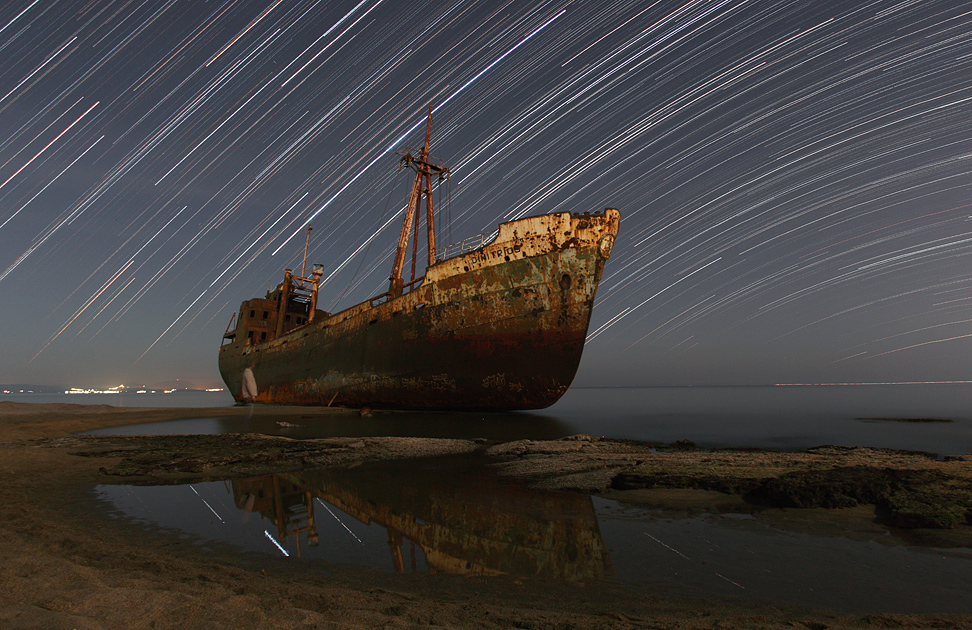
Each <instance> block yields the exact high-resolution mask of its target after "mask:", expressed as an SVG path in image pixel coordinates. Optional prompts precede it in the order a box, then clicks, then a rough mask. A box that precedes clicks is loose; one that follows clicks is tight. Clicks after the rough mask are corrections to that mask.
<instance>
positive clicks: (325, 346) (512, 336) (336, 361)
mask: <svg viewBox="0 0 972 630" xmlns="http://www.w3.org/2000/svg"><path fill="white" fill-rule="evenodd" d="M619 216H620V215H619V213H618V211H617V210H615V209H612V208H609V209H607V210H605V211H604V212H603V213H593V214H572V213H559V214H552V215H543V216H538V217H529V218H525V219H520V220H517V221H512V222H509V223H504V224H501V225H500V227H499V231H498V233H497V236H496V238H495V239H494V240H493V241H492V242H490V243H488V244H485V245H483V246H481V247H479V248H477V249H475V250H473V251H469V252H466V253H462V254H460V255H458V256H454V257H452V258H447V259H445V260H440V261H437V262H435V263H434V264H431V265H430V266H429V267H428V268H427V269H426V275H425V276H424V278H421V279H420V280H418V281H414V282H413V283H412V286H413V288H412V289H411V290H410V291H408V292H407V293H404V292H403V293H402V294H400V295H395V294H394V293H391V292H390V293H389V294H386V295H384V296H379V297H378V298H376V299H373V300H369V301H367V302H364V303H362V304H358V305H356V306H353V307H351V308H349V309H346V310H344V311H342V312H339V313H334V314H330V313H325V312H323V311H319V310H317V309H316V308H315V307H314V305H313V303H311V304H310V305H307V304H304V305H301V304H295V303H293V302H291V301H290V300H288V294H287V291H286V290H285V289H284V285H281V287H278V290H277V291H275V292H272V293H270V294H268V295H267V298H264V299H260V300H250V301H248V302H244V303H243V306H242V307H241V309H240V312H239V319H238V322H237V324H236V327H235V328H234V329H232V330H227V333H226V335H225V336H224V345H223V346H222V347H221V348H220V352H219V369H220V373H221V374H222V376H223V380H224V381H225V382H226V384H227V386H228V387H229V389H230V391H231V392H232V393H233V394H234V397H235V398H236V399H237V401H238V402H244V401H245V400H246V401H249V400H253V401H255V402H260V403H267V404H296V405H333V406H342V407H365V406H368V407H375V408H399V409H450V410H514V409H540V408H544V407H547V406H549V405H551V404H553V403H554V402H556V401H557V400H558V399H559V398H560V397H561V396H562V395H563V394H564V392H565V391H566V390H567V388H568V387H569V385H570V383H571V381H572V380H573V378H574V375H575V373H576V371H577V367H578V364H579V362H580V358H581V354H582V352H583V348H584V340H585V337H586V335H587V330H588V325H589V323H590V318H591V310H592V307H593V302H594V297H595V295H596V292H597V285H598V282H599V281H600V278H601V273H602V271H603V269H604V264H605V261H606V260H607V259H608V257H609V256H610V253H611V248H612V246H613V243H614V237H615V235H616V234H617V231H618V225H619V221H620V218H619ZM288 278H289V276H288ZM315 286H316V285H315ZM315 301H316V293H315ZM284 320H286V321H284ZM247 368H250V370H251V371H252V374H253V377H254V380H255V382H256V386H257V392H256V394H255V395H254V396H252V397H247V396H246V395H245V392H244V389H245V388H244V383H243V379H244V376H243V375H244V370H246V369H247Z"/></svg>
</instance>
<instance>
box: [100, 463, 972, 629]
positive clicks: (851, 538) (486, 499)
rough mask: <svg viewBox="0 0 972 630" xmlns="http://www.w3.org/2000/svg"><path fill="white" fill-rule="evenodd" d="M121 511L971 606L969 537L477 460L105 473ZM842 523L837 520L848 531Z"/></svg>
mask: <svg viewBox="0 0 972 630" xmlns="http://www.w3.org/2000/svg"><path fill="white" fill-rule="evenodd" d="M96 493H97V495H98V497H99V498H101V499H102V500H103V501H105V502H106V503H107V504H108V505H109V506H110V509H111V512H112V515H113V516H114V517H116V518H124V519H129V520H133V521H136V522H139V523H143V524H145V525H146V526H148V527H151V528H158V529H160V530H165V532H167V533H166V534H160V535H171V534H172V533H175V534H177V535H182V536H188V537H191V538H193V539H194V540H195V541H197V543H198V544H200V545H205V544H209V543H211V542H219V543H224V544H228V545H231V546H233V547H235V548H237V549H239V550H240V551H245V552H251V553H252V552H256V553H258V554H259V553H263V554H273V555H277V556H286V557H288V558H290V559H292V560H293V561H294V562H303V563H312V564H313V565H314V566H315V567H319V568H320V569H322V570H327V571H335V570H340V569H341V567H342V566H347V565H358V566H366V567H371V568H373V569H375V570H381V571H388V572H397V573H403V574H409V573H427V572H438V573H450V574H460V575H480V576H496V579H502V578H501V577H500V576H513V577H516V578H521V579H527V580H531V581H534V582H542V581H557V582H572V583H591V582H597V581H602V580H610V581H620V582H623V583H624V584H627V585H629V586H630V587H631V588H636V589H649V590H651V591H652V592H658V593H665V594H673V595H686V596H698V597H727V598H733V599H742V600H756V601H762V602H772V603H778V604H784V605H799V606H807V607H812V608H824V609H831V610H835V611H841V612H850V613H861V614H863V613H869V612H900V613H966V614H968V613H972V600H970V599H969V597H968V587H969V584H972V549H969V548H952V549H941V548H932V547H921V546H914V545H906V544H903V543H902V541H901V540H900V539H896V538H895V537H894V536H892V533H891V532H890V531H889V530H882V528H879V527H876V526H875V527H874V528H871V531H870V532H869V533H868V535H866V536H861V535H857V533H855V532H852V531H850V530H847V531H846V532H839V531H838V532H837V533H836V534H835V533H834V530H833V528H831V531H829V532H828V535H820V534H816V533H806V532H803V531H798V530H794V529H792V528H784V527H780V526H779V522H778V521H774V520H773V519H764V518H761V517H760V515H759V513H756V514H754V513H751V512H747V511H746V510H739V511H735V512H734V511H732V510H730V511H728V512H725V513H720V512H718V511H714V510H712V511H704V510H695V511H693V512H686V511H684V510H668V509H645V508H643V507H637V506H633V505H628V504H625V503H619V502H617V501H613V500H607V499H603V498H599V497H591V496H588V495H585V494H580V493H575V492H562V491H549V490H538V489H532V488H530V487H528V486H527V484H525V483H523V482H520V481H517V480H511V479H508V478H504V477H502V476H500V475H498V474H497V473H496V472H495V470H494V469H493V468H492V467H490V466H489V465H487V464H486V462H485V460H484V459H482V458H480V457H478V456H472V457H470V456H466V457H446V458H430V459H422V460H408V461H396V462H377V463H370V464H365V465H361V466H357V467H354V468H334V469H323V470H321V469H318V470H304V471H299V472H293V473H281V474H275V475H266V476H262V477H255V478H251V479H237V480H231V481H225V482H208V483H196V484H191V485H176V486H124V485H100V486H98V487H97V488H96ZM838 529H839V528H838Z"/></svg>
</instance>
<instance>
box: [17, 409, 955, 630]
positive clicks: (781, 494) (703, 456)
mask: <svg viewBox="0 0 972 630" xmlns="http://www.w3.org/2000/svg"><path fill="white" fill-rule="evenodd" d="M261 412H265V413H277V412H279V413H286V412H287V411H286V410H282V409H281V410H279V411H274V410H270V409H268V410H265V411H264V410H261ZM292 412H293V411H292V410H290V413H292ZM246 413H249V410H247V409H245V408H216V409H212V408H207V409H197V410H193V409H125V408H117V407H109V406H83V405H27V404H21V403H9V402H0V470H2V471H3V473H4V474H5V483H3V484H2V485H0V627H4V628H79V629H83V628H281V627H288V628H289V627H293V628H372V627H391V628H411V627H418V626H430V625H431V626H441V627H449V628H510V627H520V628H674V627H678V628H690V629H691V628H717V627H718V628H887V627H901V628H925V627H946V628H972V616H970V615H934V614H932V615H897V614H872V615H867V616H852V615H846V614H834V613H829V612H827V611H810V610H799V609H794V608H783V607H774V606H769V605H760V604H754V603H752V602H745V603H740V602H721V601H714V600H692V601H689V600H681V599H673V598H671V597H662V596H660V595H658V594H655V593H650V592H644V591H643V590H637V589H634V588H629V587H626V586H624V585H614V584H600V583H599V584H596V585H570V584H550V583H538V582H536V581H531V580H522V579H512V578H511V579H506V578H490V579H485V578H463V577H457V576H451V575H443V574H436V575H419V576H414V575H409V576H398V575H391V574H384V573H378V572H375V571H371V570H366V569H360V570H359V569H353V568H351V569H341V570H340V571H332V572H329V573H324V572H322V571H319V570H315V569H314V568H313V567H308V566H304V565H302V564H300V563H292V562H285V561H284V559H281V558H274V557H263V556H261V557H260V558H242V557H241V554H239V553H238V552H235V551H234V550H231V549H223V548H220V547H218V546H214V547H212V548H205V549H203V548H200V547H198V546H196V545H193V544H192V542H191V541H187V540H184V539H180V538H179V537H178V536H176V535H173V534H162V535H159V534H156V533H152V532H149V531H147V530H145V529H142V528H139V527H137V526H134V525H132V524H129V523H124V522H122V521H117V520H111V519H107V518H105V517H104V514H103V513H101V512H100V511H99V510H96V509H94V508H93V499H92V498H91V489H92V488H93V487H94V486H95V485H96V484H99V483H175V482H189V481H201V480H216V479H227V478H240V477H249V476H253V475H257V474H265V473H270V472H281V471H287V470H298V469H301V468H305V467H308V466H315V467H321V466H350V465H355V464H357V463H361V462H365V461H371V460H376V459H399V458H407V457H418V456H430V455H435V454H443V455H444V454H460V453H465V452H471V451H474V450H480V451H482V450H485V451H486V453H487V454H488V455H489V456H490V457H492V458H493V460H494V462H495V465H496V466H497V467H498V469H499V470H500V471H501V472H502V473H503V474H506V475H510V476H515V477H520V478H523V479H527V480H529V481H530V483H532V484H534V485H537V486H540V487H549V488H561V489H572V490H579V491H585V492H595V493H598V494H601V495H602V496H608V497H610V498H613V499H618V500H622V501H627V502H632V503H638V504H642V505H664V506H666V507H674V508H676V509H686V510H705V509H719V506H720V505H723V506H724V505H726V504H732V505H737V506H738V505H739V504H740V503H745V504H746V505H748V506H753V509H761V510H764V511H762V512H761V513H760V518H764V517H765V518H775V519H778V520H779V521H781V522H782V521H786V520H793V519H794V518H795V519H796V520H797V521H799V520H800V518H799V517H794V516H793V515H794V514H799V515H802V514H814V513H818V514H825V515H826V518H825V519H822V521H826V520H827V519H830V520H834V519H836V520H839V519H840V518H841V515H846V518H847V519H857V521H860V522H861V523H869V522H871V521H873V520H875V519H877V520H884V521H890V522H894V523H897V525H898V526H899V527H905V528H908V529H902V530H901V531H904V532H912V533H913V534H914V535H915V536H930V537H932V539H933V540H935V541H937V543H938V544H954V545H956V546H968V545H969V541H970V530H972V527H970V525H969V523H968V518H969V515H968V514H967V512H966V510H968V508H969V505H972V503H970V502H968V497H969V496H972V495H970V494H968V493H970V492H972V457H969V456H963V457H953V458H948V459H946V460H938V459H936V458H933V457H929V456H927V455H924V454H918V453H903V452H896V451H884V450H875V449H835V448H830V449H826V448H824V449H814V450H812V451H806V452H800V453H775V452H743V451H726V452H707V451H698V450H692V446H691V445H690V444H681V445H676V446H675V447H674V448H667V449H662V450H658V449H652V448H649V446H648V445H645V444H641V443H635V442H627V441H612V440H597V439H592V438H589V437H587V436H577V437H575V438H573V439H570V438H568V439H564V440H556V441H544V442H540V441H518V442H509V443H504V444H488V443H481V442H476V441H468V440H439V439H425V438H422V439H419V438H328V439H317V440H290V439H287V438H281V437H262V436H247V435H217V436H128V437H123V436H75V435H73V434H74V433H76V432H79V431H85V430H90V429H94V428H100V427H105V426H117V425H122V424H134V423H140V422H158V421H163V420H174V419H181V418H193V417H213V416H222V415H236V414H246ZM300 413H301V414H303V415H308V414H309V413H310V414H313V413H320V414H333V413H347V412H342V411H336V410H326V409H322V410H313V411H310V410H308V409H306V408H302V409H301V410H300ZM862 480H863V482H862ZM810 490H812V491H810ZM963 502H964V503H963ZM778 506H788V507H778ZM835 508H837V509H835ZM872 515H873V518H871V516H872ZM845 520H846V519H845ZM822 521H821V520H820V519H818V520H812V519H811V521H807V520H806V519H804V520H803V521H802V522H804V523H807V522H812V523H815V525H814V526H822V525H820V522H822ZM843 525H846V523H843ZM242 560H246V562H245V563H244V562H242Z"/></svg>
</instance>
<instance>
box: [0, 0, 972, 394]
mask: <svg viewBox="0 0 972 630" xmlns="http://www.w3.org/2000/svg"><path fill="white" fill-rule="evenodd" d="M0 51H2V53H0V54H2V55H3V60H4V63H3V64H2V65H0V325H2V328H3V342H2V346H0V348H2V361H0V382H2V383H18V382H19V383H52V384H53V383H58V384H64V385H76V386H96V387H106V386H109V385H117V384H120V383H125V384H144V385H148V386H163V385H171V384H173V383H175V381H176V379H179V383H181V384H182V385H185V386H197V387H203V386H208V387H211V386H218V385H221V380H220V378H219V373H218V370H217V366H216V355H217V349H218V347H219V345H220V341H221V337H222V333H223V331H224V329H225V328H226V326H227V324H228V323H229V320H230V317H231V316H232V314H233V313H234V311H236V310H237V308H238V307H239V303H240V302H241V301H242V300H244V299H248V298H251V297H262V296H263V294H264V293H265V292H266V290H267V289H268V288H270V287H271V286H272V285H275V284H276V283H278V282H280V281H281V280H282V274H283V269H284V268H285V267H292V268H296V269H298V271H299V269H300V264H301V257H302V254H303V247H304V230H303V228H304V227H305V226H306V225H307V224H308V222H309V223H310V225H312V226H313V234H312V241H311V251H310V255H309V257H308V258H309V260H308V264H310V263H311V262H320V263H323V264H324V266H325V277H327V278H329V280H328V282H327V284H326V285H325V286H324V287H323V288H322V292H321V299H320V303H319V306H320V307H322V308H324V309H326V310H330V311H334V310H337V309H338V308H341V307H346V306H351V305H353V304H355V303H357V302H359V301H362V300H364V299H367V298H369V297H372V296H374V295H377V294H379V293H381V292H382V291H384V290H385V289H386V288H387V277H388V273H389V270H390V267H391V263H392V258H393V248H394V242H395V240H396V239H397V234H398V230H399V219H398V217H399V216H400V213H401V210H402V207H403V206H404V203H405V201H406V198H407V192H408V187H409V185H410V179H411V178H410V175H409V171H407V170H403V171H401V172H399V170H398V157H397V156H396V155H395V154H394V152H395V151H397V150H401V149H403V148H404V147H406V146H411V147H418V146H420V145H421V143H422V141H423V139H424V117H425V114H426V112H427V110H428V107H429V104H430V103H431V104H432V106H433V107H434V109H435V113H434V115H433V133H432V154H433V155H434V156H436V157H438V158H440V159H441V160H442V161H443V162H445V163H446V164H447V165H448V166H449V167H450V169H451V171H452V177H451V179H450V180H449V182H448V183H445V184H443V185H442V186H441V187H440V188H439V190H438V191H437V192H436V193H435V199H436V203H437V204H438V205H439V208H440V216H439V223H438V225H437V232H438V235H439V246H440V247H441V246H443V245H446V244H448V243H451V242H455V241H459V240H462V239H463V238H466V237H469V236H473V235H477V234H480V233H487V234H488V233H491V232H492V231H494V230H495V229H496V225H497V224H498V223H499V222H502V221H507V220H511V219H515V218H519V217H523V216H528V215H534V214H543V213H550V212H563V211H568V210H569V211H573V212H584V211H596V210H601V209H603V208H605V207H616V208H618V209H620V211H621V232H620V234H619V236H618V240H617V244H616V246H615V249H614V253H613V255H612V257H611V259H610V261H609V262H608V265H607V268H606V271H605V274H604V277H603V280H602V282H601V286H600V288H599V291H598V299H597V303H596V305H595V309H594V315H593V319H592V321H591V328H590V332H591V334H590V336H589V340H588V344H587V348H586V350H585V354H584V359H583V361H582V363H581V368H580V372H579V374H578V378H577V380H575V384H578V385H610V384H624V385H692V384H769V383H794V382H801V383H802V382H814V383H816V382H884V381H937V380H970V379H972V369H970V368H972V221H970V219H972V195H970V191H972V5H970V4H969V3H968V2H967V1H965V0H962V1H948V2H936V1H931V0H906V1H898V0H892V1H881V2H820V1H815V2H807V1H805V0H800V1H786V0H771V1H762V2H760V1H749V2H746V1H737V0H695V1H690V2H684V1H679V2H668V1H663V0H659V1H658V2H654V3H651V2H644V1H638V2H617V1H613V2H565V1H563V0H558V1H546V0H540V1H537V0H534V1H531V2H505V3H504V2H461V1H451V0H447V1H441V0H437V1H435V2H423V1H418V2H389V1H383V0H360V2H358V1H351V2H333V1H325V0H320V1H316V2H315V1H298V0H261V1H251V2H245V1H242V0H228V1H213V2H208V3H204V2H200V1H196V0H192V1H189V0H169V1H166V0H159V1H151V2H141V1H138V0H135V1H127V0H126V1H122V0H118V1H100V0H92V1H90V2H70V1H60V2H56V1H41V0H34V1H33V2H30V1H26V2H11V3H6V4H5V5H4V6H3V8H2V9H0ZM420 260H421V257H420Z"/></svg>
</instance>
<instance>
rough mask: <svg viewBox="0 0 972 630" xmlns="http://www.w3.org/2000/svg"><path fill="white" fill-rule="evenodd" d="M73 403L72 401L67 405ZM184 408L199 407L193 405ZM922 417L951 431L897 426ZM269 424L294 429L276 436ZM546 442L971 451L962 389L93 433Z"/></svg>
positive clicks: (671, 395)
mask: <svg viewBox="0 0 972 630" xmlns="http://www.w3.org/2000/svg"><path fill="white" fill-rule="evenodd" d="M74 398H79V397H74ZM185 406H200V405H199V404H198V403H197V402H196V403H194V404H191V405H185ZM889 418H897V419H903V418H912V419H913V418H923V419H940V420H951V422H920V423H919V422H902V421H899V420H891V419H889ZM278 422H286V423H289V424H294V425H299V426H297V427H281V426H280V425H278V424H277V423H278ZM248 431H256V432H260V433H266V434H276V435H286V436H289V437H294V438H311V437H348V436H385V435H391V436H416V437H455V438H478V437H484V438H488V439H492V440H498V441H500V440H514V439H556V438H559V437H563V436H566V435H572V434H576V433H590V434H591V435H596V436H608V437H617V438H630V439H638V440H646V441H655V442H664V443H670V442H674V441H675V440H686V439H687V440H692V441H693V442H695V443H697V444H699V445H700V446H703V447H708V448H719V447H726V446H744V447H747V446H752V447H760V448H777V449H797V448H808V447H812V446H820V445H823V444H836V445H841V446H873V447H884V448H896V449H906V450H924V451H930V452H934V453H939V454H942V455H956V454H966V453H970V452H972V385H970V384H938V385H883V386H882V385H869V386H862V385H858V386H808V387H798V386H792V387H645V388H618V389H609V388H572V389H570V390H569V391H568V392H567V394H566V395H565V396H564V397H563V398H562V399H561V400H560V402H558V403H557V404H556V405H554V406H552V407H550V408H549V409H544V410H540V411H535V412H524V413H508V414H470V413H466V414H450V413H420V412H413V413H383V412H375V413H374V414H373V415H372V416H371V417H365V418H361V417H359V416H358V415H357V414H355V413H350V412H349V413H346V414H337V415H333V416H327V417H321V416H314V417H311V416H302V415H301V414H300V413H299V412H297V413H295V414H294V415H292V416H280V415H269V414H265V413H261V408H260V407H259V406H256V407H254V408H253V414H252V416H250V417H235V418H199V419H194V420H181V421H176V422H168V423H155V424H143V425H133V426H129V427H113V428H111V429H105V430H102V431H97V432H95V433H100V434H150V433H156V434H157V433H231V432H232V433H236V432H248Z"/></svg>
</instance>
